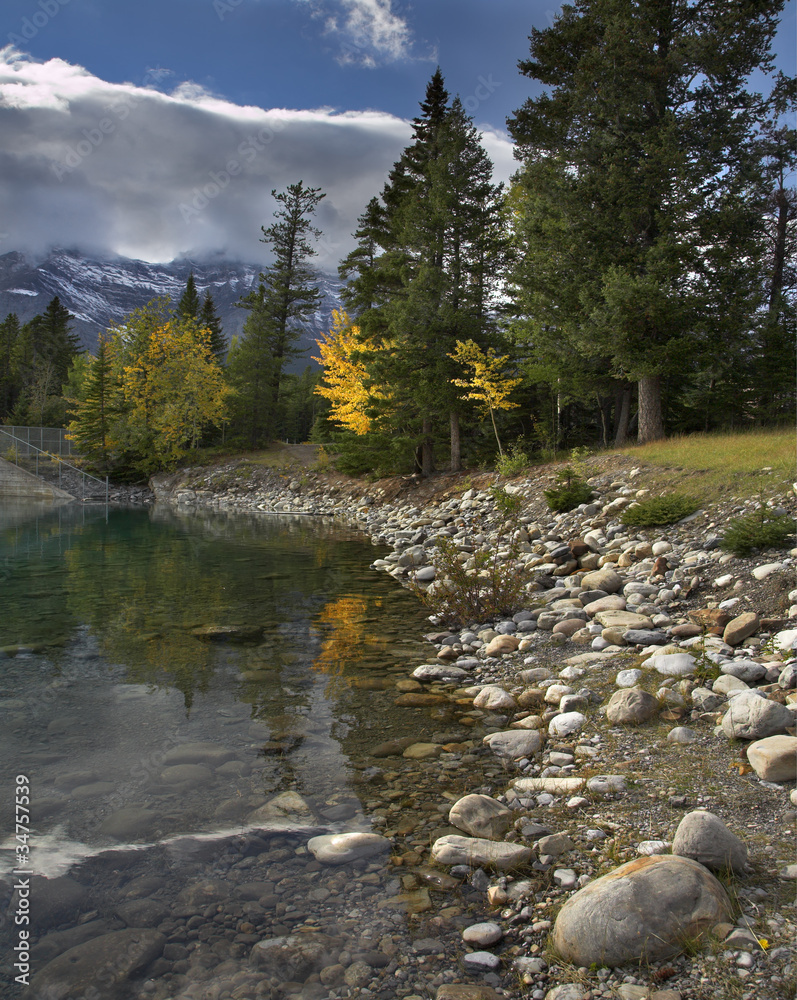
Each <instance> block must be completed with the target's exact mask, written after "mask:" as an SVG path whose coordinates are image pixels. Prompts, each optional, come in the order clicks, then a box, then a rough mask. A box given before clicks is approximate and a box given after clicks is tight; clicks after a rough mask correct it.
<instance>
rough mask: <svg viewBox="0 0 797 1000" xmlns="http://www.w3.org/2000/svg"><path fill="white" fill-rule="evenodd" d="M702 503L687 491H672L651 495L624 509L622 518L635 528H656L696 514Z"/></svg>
mask: <svg viewBox="0 0 797 1000" xmlns="http://www.w3.org/2000/svg"><path fill="white" fill-rule="evenodd" d="M699 506H700V503H699V502H698V501H697V500H696V499H695V498H694V497H690V496H687V495H686V494H685V493H670V494H669V495H668V496H663V497H650V498H649V499H648V500H642V501H641V502H640V503H638V504H634V506H633V507H629V508H628V509H627V510H625V511H623V514H622V516H621V518H620V520H621V521H622V522H623V524H627V525H630V526H632V527H634V528H655V527H657V526H658V525H660V524H675V522H676V521H680V520H681V518H682V517H686V516H687V515H689V514H694V512H695V511H696V510H697V509H698V507H699Z"/></svg>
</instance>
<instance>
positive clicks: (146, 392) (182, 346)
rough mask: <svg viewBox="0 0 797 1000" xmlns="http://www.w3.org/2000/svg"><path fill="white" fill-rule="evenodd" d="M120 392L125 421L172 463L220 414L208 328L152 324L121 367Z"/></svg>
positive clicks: (220, 386)
mask: <svg viewBox="0 0 797 1000" xmlns="http://www.w3.org/2000/svg"><path fill="white" fill-rule="evenodd" d="M122 391H123V393H124V397H125V401H126V403H127V404H128V407H129V421H130V422H131V423H133V424H138V425H139V426H141V427H143V428H146V431H147V432H148V433H149V434H151V435H152V436H153V442H154V449H155V451H156V453H157V454H158V455H159V457H160V458H161V459H162V460H163V461H164V463H165V464H173V463H174V462H176V461H177V459H179V458H180V456H181V455H182V454H183V453H184V449H185V447H186V446H189V447H192V448H195V447H196V446H197V444H198V443H199V439H200V436H201V434H202V430H203V428H204V427H206V426H207V425H208V424H216V423H218V421H219V420H220V419H221V417H222V415H223V410H224V399H225V396H226V395H227V393H228V389H227V387H226V385H225V383H224V376H223V373H222V370H221V367H220V366H219V363H218V360H217V359H216V357H215V356H214V354H213V352H212V351H211V349H210V330H208V329H203V328H198V327H197V326H196V325H194V324H193V323H190V322H184V321H183V322H180V321H177V322H174V321H169V322H166V323H163V324H160V325H157V326H155V327H154V328H153V329H151V330H150V331H149V332H148V334H147V336H146V339H145V341H144V344H143V350H141V351H140V352H139V353H137V355H136V356H135V357H134V358H133V359H132V361H131V363H130V364H129V365H126V366H125V367H123V369H122Z"/></svg>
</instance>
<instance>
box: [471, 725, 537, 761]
mask: <svg viewBox="0 0 797 1000" xmlns="http://www.w3.org/2000/svg"><path fill="white" fill-rule="evenodd" d="M482 742H483V743H486V744H487V746H488V747H489V748H490V749H491V750H492V751H493V753H495V754H498V756H499V757H506V758H507V759H509V760H520V758H521V757H532V756H533V755H534V754H535V753H537V752H538V751H539V749H540V747H541V746H542V736H541V735H540V732H539V730H537V729H511V730H506V731H504V732H500V733H490V734H489V735H487V736H485V737H484V739H483V740H482Z"/></svg>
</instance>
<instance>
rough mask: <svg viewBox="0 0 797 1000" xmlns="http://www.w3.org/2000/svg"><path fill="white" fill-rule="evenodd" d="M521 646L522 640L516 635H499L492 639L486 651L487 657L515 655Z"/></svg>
mask: <svg viewBox="0 0 797 1000" xmlns="http://www.w3.org/2000/svg"><path fill="white" fill-rule="evenodd" d="M519 645H520V639H518V638H517V636H514V635H497V636H496V637H495V638H494V639H491V640H490V641H489V642H488V643H487V646H486V648H485V650H484V653H485V656H502V655H503V654H504V653H514V652H515V650H516V649H517V648H518V646H519Z"/></svg>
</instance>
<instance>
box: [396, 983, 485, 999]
mask: <svg viewBox="0 0 797 1000" xmlns="http://www.w3.org/2000/svg"><path fill="white" fill-rule="evenodd" d="M407 1000H410V998H409V997H408V998H407ZM435 1000H500V997H499V995H498V994H497V993H496V992H495V990H494V989H493V988H492V986H471V985H466V984H464V983H446V984H444V985H443V986H438V988H437V993H435Z"/></svg>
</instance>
